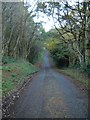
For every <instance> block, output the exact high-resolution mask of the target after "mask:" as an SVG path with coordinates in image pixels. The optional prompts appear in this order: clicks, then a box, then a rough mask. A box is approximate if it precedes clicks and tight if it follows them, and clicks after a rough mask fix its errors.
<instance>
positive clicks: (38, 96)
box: [12, 53, 88, 118]
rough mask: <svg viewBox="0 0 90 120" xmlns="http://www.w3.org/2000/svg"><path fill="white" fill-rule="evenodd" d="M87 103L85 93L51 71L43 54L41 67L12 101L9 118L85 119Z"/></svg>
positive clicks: (57, 73) (46, 56)
mask: <svg viewBox="0 0 90 120" xmlns="http://www.w3.org/2000/svg"><path fill="white" fill-rule="evenodd" d="M87 103H88V98H87V95H86V94H84V93H83V92H82V91H80V90H79V88H77V87H76V86H75V85H74V84H73V83H72V82H71V81H70V80H67V79H66V78H65V77H64V76H63V75H62V74H60V73H59V72H57V71H56V70H54V69H53V68H52V66H51V64H50V63H49V58H48V53H45V56H44V61H43V65H42V69H41V70H40V72H39V73H38V74H37V75H36V76H35V77H34V78H33V80H32V82H31V83H30V85H28V86H27V87H26V88H25V90H24V91H23V93H22V94H21V96H20V98H19V99H18V100H17V101H16V103H15V106H14V108H13V111H12V113H13V112H14V116H12V117H15V118H86V117H87Z"/></svg>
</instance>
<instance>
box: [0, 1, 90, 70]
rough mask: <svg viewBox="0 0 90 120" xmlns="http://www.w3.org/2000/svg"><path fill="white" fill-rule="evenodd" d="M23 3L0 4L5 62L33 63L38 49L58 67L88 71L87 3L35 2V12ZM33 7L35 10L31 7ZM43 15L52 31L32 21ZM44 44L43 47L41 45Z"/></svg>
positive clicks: (89, 15) (89, 32) (89, 21)
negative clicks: (16, 60)
mask: <svg viewBox="0 0 90 120" xmlns="http://www.w3.org/2000/svg"><path fill="white" fill-rule="evenodd" d="M30 7H31V6H30V5H28V4H25V3H21V2H20V3H3V4H2V8H3V11H2V21H3V27H2V28H3V34H2V39H3V40H2V52H3V63H6V61H5V58H7V57H8V56H9V57H13V58H15V59H18V58H24V59H27V60H28V61H29V62H32V63H33V62H34V61H35V60H37V58H38V55H39V53H40V51H42V48H43V47H42V46H43V45H44V46H45V47H46V48H47V49H48V50H49V51H50V52H51V55H52V57H53V58H54V59H55V61H56V63H57V64H58V65H61V66H67V67H69V66H71V67H79V68H81V69H83V70H85V71H86V70H87V71H88V72H89V71H90V2H82V3H79V2H77V3H76V4H75V5H70V4H69V3H68V2H64V1H61V2H39V3H37V7H36V9H34V8H32V9H31V10H30V11H28V8H30ZM34 7H35V6H34ZM40 12H43V13H44V14H46V15H47V17H49V16H52V18H53V22H54V28H53V29H52V30H50V31H49V32H45V30H44V29H43V26H42V24H41V23H35V22H34V20H33V18H34V17H35V16H37V15H38V14H40ZM43 43H44V44H43Z"/></svg>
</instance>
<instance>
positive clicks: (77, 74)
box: [60, 68, 89, 87]
mask: <svg viewBox="0 0 90 120" xmlns="http://www.w3.org/2000/svg"><path fill="white" fill-rule="evenodd" d="M60 71H61V72H62V73H64V74H66V75H68V76H70V77H71V78H73V80H76V81H79V82H80V83H82V84H83V85H85V86H86V87H88V80H89V78H88V76H87V75H86V74H85V73H84V72H81V71H80V70H78V69H72V68H64V69H61V70H60Z"/></svg>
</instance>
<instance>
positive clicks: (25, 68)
mask: <svg viewBox="0 0 90 120" xmlns="http://www.w3.org/2000/svg"><path fill="white" fill-rule="evenodd" d="M36 71H38V68H36V67H35V66H34V65H32V64H30V63H29V62H27V61H25V60H18V61H15V62H10V63H7V64H4V65H3V66H2V91H3V95H4V94H7V93H8V92H10V91H12V90H13V89H15V88H17V86H19V84H21V83H22V82H23V80H24V78H25V77H26V76H27V75H30V74H32V73H34V72H36Z"/></svg>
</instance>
